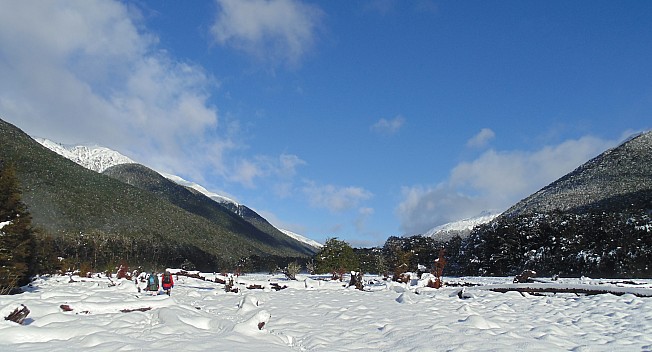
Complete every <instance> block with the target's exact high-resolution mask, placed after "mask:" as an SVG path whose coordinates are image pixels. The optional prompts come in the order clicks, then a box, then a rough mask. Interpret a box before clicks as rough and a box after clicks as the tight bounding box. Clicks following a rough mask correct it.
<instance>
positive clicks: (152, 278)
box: [149, 275, 156, 286]
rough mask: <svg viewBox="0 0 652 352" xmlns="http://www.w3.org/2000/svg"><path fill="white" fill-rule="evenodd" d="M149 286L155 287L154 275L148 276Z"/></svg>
mask: <svg viewBox="0 0 652 352" xmlns="http://www.w3.org/2000/svg"><path fill="white" fill-rule="evenodd" d="M149 284H150V285H151V286H153V285H156V276H154V275H150V276H149Z"/></svg>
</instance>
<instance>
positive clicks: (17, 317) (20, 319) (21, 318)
mask: <svg viewBox="0 0 652 352" xmlns="http://www.w3.org/2000/svg"><path fill="white" fill-rule="evenodd" d="M20 307H21V308H16V309H14V311H13V312H11V314H9V315H8V316H6V317H5V320H10V321H13V322H14V323H18V324H20V325H23V323H24V322H25V318H27V315H29V309H27V307H26V306H25V305H24V304H21V305H20Z"/></svg>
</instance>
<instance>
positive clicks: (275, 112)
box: [0, 0, 652, 246]
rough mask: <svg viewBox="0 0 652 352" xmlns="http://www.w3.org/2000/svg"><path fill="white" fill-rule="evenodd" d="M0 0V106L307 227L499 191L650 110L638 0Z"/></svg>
mask: <svg viewBox="0 0 652 352" xmlns="http://www.w3.org/2000/svg"><path fill="white" fill-rule="evenodd" d="M0 7H1V8H2V9H3V11H1V12H0V77H2V79H0V116H1V118H2V119H4V120H7V121H9V122H11V123H14V124H16V125H17V126H18V127H20V128H22V129H23V130H25V131H26V132H27V133H29V134H31V135H33V136H39V137H46V138H49V139H52V140H55V141H58V142H62V143H96V144H99V145H102V146H107V147H110V148H113V149H115V150H118V151H120V152H121V153H123V154H125V155H127V156H129V157H131V158H132V159H135V160H137V161H139V162H141V163H143V164H145V165H147V166H150V167H152V168H154V169H157V170H160V171H163V172H169V173H173V174H177V175H179V176H182V177H184V178H186V179H187V180H191V181H194V182H197V183H199V184H201V185H203V186H205V187H206V188H207V189H209V190H211V191H214V192H217V193H221V194H224V195H226V196H229V197H231V198H233V199H235V200H237V201H238V202H241V203H243V204H246V205H248V206H250V207H252V208H253V209H255V210H256V211H258V212H259V213H261V214H262V215H264V216H265V217H267V218H268V220H270V221H271V222H272V223H273V224H275V225H277V226H279V227H282V228H285V229H289V230H292V231H294V232H297V233H300V234H303V235H305V236H308V237H310V238H313V239H315V240H318V241H324V240H325V239H327V238H329V237H339V238H341V239H344V240H346V241H348V242H349V243H351V244H353V245H355V246H370V245H382V243H384V241H385V240H386V239H387V237H389V236H393V235H410V234H417V233H423V232H425V231H427V230H428V229H430V228H432V227H434V226H437V225H440V224H443V223H446V222H449V221H454V220H459V219H463V218H467V217H471V216H476V215H478V214H480V213H481V212H482V211H484V210H493V211H502V210H505V209H506V208H507V207H509V206H510V205H512V204H514V203H515V202H517V201H518V200H520V199H522V198H524V197H526V196H528V195H529V194H531V193H533V192H535V191H537V190H538V189H540V188H542V187H544V186H545V185H547V184H548V183H550V182H552V181H554V180H555V179H557V178H558V177H560V176H562V175H564V174H565V173H567V172H569V171H572V170H573V169H574V168H576V167H577V166H579V165H580V164H582V163H584V162H586V161H587V160H589V159H590V158H592V157H594V156H596V155H598V154H599V153H601V152H602V151H604V150H605V149H607V148H610V147H613V146H615V145H617V144H618V143H620V142H621V141H622V140H623V139H624V138H626V137H627V136H629V135H631V134H632V133H635V132H639V131H644V130H649V129H650V128H652V127H651V125H650V121H651V119H650V117H651V116H650V115H651V113H652V65H651V64H650V63H651V62H652V25H651V22H650V19H651V18H652V2H649V1H539V2H535V1H428V0H422V1H419V0H414V1H398V0H396V1H392V0H380V1H296V0H239V1H234V0H216V1H193V2H173V1H144V2H141V1H108V0H107V1H87V0H80V1H46V2H43V1H10V0H0Z"/></svg>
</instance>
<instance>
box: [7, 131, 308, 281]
mask: <svg viewBox="0 0 652 352" xmlns="http://www.w3.org/2000/svg"><path fill="white" fill-rule="evenodd" d="M46 143H47V144H49V146H48V147H54V149H57V152H56V153H55V152H53V151H52V150H50V149H49V148H46V147H44V146H43V145H42V144H40V143H38V142H36V141H35V140H34V139H32V138H31V137H30V136H28V135H27V134H25V133H24V132H23V131H21V130H20V129H18V128H16V127H15V126H13V125H11V124H9V123H7V122H5V121H3V120H0V161H1V162H2V163H3V164H12V165H14V166H15V168H16V173H17V176H18V178H19V183H20V186H21V189H22V198H23V202H24V203H25V204H26V205H27V207H28V209H29V211H30V213H31V215H32V219H33V220H32V222H33V224H34V225H35V226H37V227H38V228H41V229H42V230H43V231H44V232H45V233H47V234H49V235H52V236H54V237H55V238H69V239H70V238H72V237H74V236H85V237H83V238H82V237H80V240H81V239H83V240H84V241H86V240H87V238H89V236H90V237H93V236H100V237H101V238H103V239H107V240H115V239H120V243H121V245H128V246H132V245H137V246H142V245H144V244H146V243H152V241H154V242H158V241H160V242H161V243H162V244H161V245H158V244H157V246H159V247H160V246H163V247H161V248H163V249H162V250H164V251H165V253H166V254H165V255H166V257H169V261H170V262H169V265H179V264H181V261H183V260H184V258H185V259H193V258H194V259H195V264H196V265H198V266H200V265H202V264H206V263H208V262H213V263H220V266H224V265H231V266H234V265H235V264H236V263H237V262H238V260H239V259H242V258H267V257H269V258H272V257H273V258H283V257H296V258H298V257H304V258H307V257H309V256H311V255H312V254H314V253H315V252H316V250H317V248H316V247H314V246H313V245H310V244H307V243H305V242H301V241H299V240H297V239H296V238H295V237H291V236H288V235H286V234H285V233H283V232H281V231H280V230H278V229H276V228H275V227H274V226H272V225H271V224H269V222H267V221H266V220H265V219H263V218H262V217H260V216H259V215H258V214H256V213H255V212H254V211H252V210H251V209H249V208H247V207H245V206H242V205H239V204H236V203H229V202H226V203H222V202H219V201H215V200H213V199H211V198H209V197H208V196H206V195H204V194H203V193H201V192H199V191H197V190H196V189H195V188H188V187H185V186H183V185H179V184H177V183H175V182H172V181H170V180H169V179H167V178H165V177H163V176H161V175H160V174H158V173H157V172H155V171H153V170H151V169H148V168H147V167H145V166H142V165H138V164H135V163H128V162H131V161H132V160H129V159H128V158H125V157H124V156H122V155H120V154H119V153H116V152H114V151H110V150H108V149H106V148H99V147H98V148H95V147H83V146H81V147H80V146H77V147H72V148H65V147H63V146H61V145H58V146H57V144H56V143H51V142H46ZM60 154H64V155H65V154H67V155H66V157H64V156H62V155H60ZM71 159H72V160H75V161H76V162H73V161H72V160H71ZM77 162H79V163H86V165H87V166H88V167H89V168H87V167H83V166H81V165H79V164H78V163H77ZM91 168H92V169H93V170H102V172H101V173H100V172H97V171H93V170H91ZM220 200H221V201H225V199H222V198H220ZM62 236H63V237H62ZM66 236H67V237H66ZM71 236H72V237H71ZM98 238H99V237H98ZM129 238H133V239H134V241H136V242H133V244H129V242H128V240H127V239H129ZM78 242H79V241H78ZM95 244H96V245H98V246H99V245H100V244H101V243H95ZM130 248H131V247H130ZM139 248H140V247H139ZM132 249H133V248H132ZM75 253H79V252H75ZM157 253H158V254H157ZM161 253H163V252H160V251H159V252H156V251H155V252H154V255H155V256H158V255H160V254H161ZM256 260H258V261H260V260H261V259H256ZM177 261H179V262H177ZM206 265H208V264H206ZM270 265H271V264H270ZM204 269H205V270H215V268H212V269H211V268H208V267H206V266H205V267H204Z"/></svg>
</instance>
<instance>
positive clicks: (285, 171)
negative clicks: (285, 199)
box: [223, 154, 306, 195]
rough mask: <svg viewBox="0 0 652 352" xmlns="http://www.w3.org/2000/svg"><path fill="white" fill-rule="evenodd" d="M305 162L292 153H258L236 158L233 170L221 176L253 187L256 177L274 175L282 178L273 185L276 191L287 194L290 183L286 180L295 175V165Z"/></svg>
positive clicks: (290, 186) (289, 189)
mask: <svg viewBox="0 0 652 352" xmlns="http://www.w3.org/2000/svg"><path fill="white" fill-rule="evenodd" d="M305 164H306V162H305V161H303V160H302V159H301V158H299V157H298V156H296V155H293V154H281V155H280V156H279V157H278V158H273V157H269V156H264V155H260V156H257V157H254V158H252V159H239V160H237V165H236V166H235V167H234V172H233V173H232V174H230V175H229V174H225V175H223V176H224V177H226V178H227V179H229V180H231V181H232V182H238V183H240V184H242V185H243V186H245V187H249V188H254V187H255V179H256V178H260V177H274V178H276V179H280V180H282V182H280V183H279V184H277V185H275V186H274V188H275V189H276V193H277V194H279V195H287V194H289V192H290V191H291V188H292V183H291V182H288V180H291V179H292V178H293V177H294V176H295V175H296V172H297V170H296V169H297V167H299V166H301V165H305Z"/></svg>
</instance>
